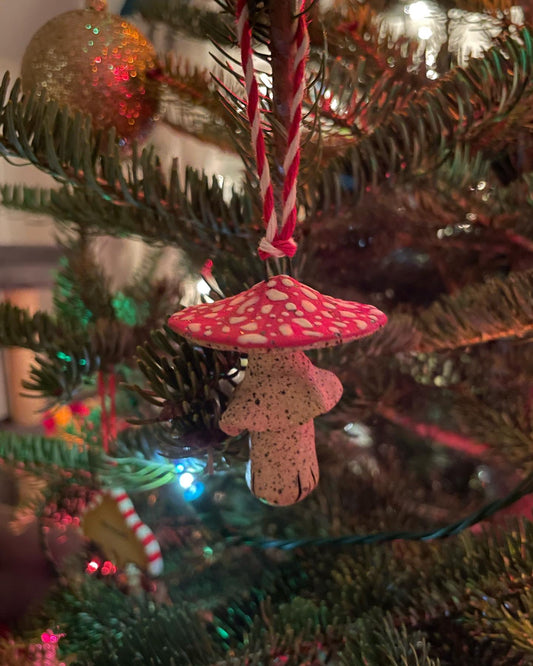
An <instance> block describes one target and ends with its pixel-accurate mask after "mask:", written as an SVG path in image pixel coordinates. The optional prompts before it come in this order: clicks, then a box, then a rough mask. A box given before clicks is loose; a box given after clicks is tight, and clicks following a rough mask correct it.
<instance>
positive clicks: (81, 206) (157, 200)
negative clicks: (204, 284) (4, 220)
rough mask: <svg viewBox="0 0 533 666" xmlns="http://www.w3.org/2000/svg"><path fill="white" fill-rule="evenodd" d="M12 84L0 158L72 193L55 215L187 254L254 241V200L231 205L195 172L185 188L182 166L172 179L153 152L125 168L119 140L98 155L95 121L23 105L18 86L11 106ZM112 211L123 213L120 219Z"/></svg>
mask: <svg viewBox="0 0 533 666" xmlns="http://www.w3.org/2000/svg"><path fill="white" fill-rule="evenodd" d="M8 83H9V77H8V75H6V76H4V80H3V84H2V86H1V87H0V155H2V156H3V157H4V158H6V159H9V158H10V157H21V158H23V159H26V160H29V161H30V162H31V163H32V164H35V165H36V166H37V167H39V168H40V169H41V170H43V171H45V172H46V173H49V174H50V175H51V176H53V177H54V178H55V179H56V180H58V181H59V182H61V183H63V184H65V185H67V186H71V187H64V188H63V189H62V190H60V191H59V192H53V193H52V195H51V198H52V202H51V203H52V207H51V212H52V214H58V215H60V216H62V217H63V219H67V220H71V221H75V222H77V223H78V224H79V225H80V227H82V228H84V229H86V230H87V231H91V230H94V229H98V230H99V231H111V232H112V233H114V234H124V233H127V234H129V235H139V236H141V237H143V238H146V239H148V241H151V242H164V241H167V242H171V243H175V244H177V245H184V246H186V249H192V248H193V247H194V246H195V245H196V246H198V245H203V247H204V248H205V249H204V252H206V251H207V252H210V251H213V250H214V249H215V248H216V247H217V245H218V246H224V247H225V248H228V247H229V246H230V245H233V246H234V247H235V246H238V245H239V243H241V244H242V241H243V240H246V239H247V238H248V236H249V234H250V230H251V229H253V223H252V220H253V217H252V208H251V205H250V202H249V200H248V198H247V197H240V196H238V195H237V194H236V193H234V194H233V196H232V197H231V199H230V200H229V201H226V197H225V194H224V190H223V186H222V185H221V184H220V183H219V182H218V180H217V179H216V178H213V179H212V180H211V182H210V180H209V179H208V178H207V177H206V176H205V175H204V174H202V173H199V172H197V171H195V170H193V169H188V170H187V172H186V175H185V179H184V182H183V184H182V182H181V179H180V178H179V176H178V169H177V163H174V164H173V165H172V167H171V169H170V173H169V174H168V176H165V175H164V174H163V173H162V171H161V168H160V164H159V161H158V159H157V158H156V157H155V156H154V155H153V153H152V152H151V151H150V150H144V151H143V152H142V153H141V154H138V153H137V151H136V149H135V148H134V150H133V155H132V162H131V166H130V167H129V168H128V167H127V166H123V165H122V164H121V155H120V153H119V149H118V146H116V145H114V136H113V133H111V134H110V136H109V137H108V138H107V142H106V145H110V146H114V149H111V150H110V152H109V153H108V154H105V155H103V154H99V152H98V150H97V145H98V143H97V137H93V136H92V135H91V133H90V130H89V124H88V123H89V121H88V119H86V118H83V117H81V116H80V115H76V116H75V117H74V118H71V117H69V116H68V114H67V113H66V111H65V110H58V107H57V104H55V103H53V102H47V101H45V100H44V99H41V98H36V97H29V98H21V94H20V83H19V82H16V83H15V84H14V86H13V88H12V90H11V93H10V97H9V99H8V100H7V101H6V95H7V92H8ZM13 203H14V202H13V199H12V200H11V204H12V205H13ZM98 204H99V205H98ZM113 208H119V209H122V210H120V211H114V212H113V213H114V214H113V213H112V209H113ZM95 209H96V211H97V213H98V214H97V213H96V212H95ZM102 213H104V214H105V215H104V217H103V218H101V219H100V220H99V219H98V216H99V215H101V214H102ZM113 218H114V219H113ZM117 218H118V219H117ZM113 223H114V224H113Z"/></svg>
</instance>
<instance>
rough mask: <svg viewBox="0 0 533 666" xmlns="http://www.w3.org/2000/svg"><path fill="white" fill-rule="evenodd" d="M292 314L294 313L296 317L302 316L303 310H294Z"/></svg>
mask: <svg viewBox="0 0 533 666" xmlns="http://www.w3.org/2000/svg"><path fill="white" fill-rule="evenodd" d="M294 314H295V315H296V316H297V317H302V316H303V312H302V311H301V310H296V312H295V313H294Z"/></svg>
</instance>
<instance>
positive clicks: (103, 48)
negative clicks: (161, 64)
mask: <svg viewBox="0 0 533 666" xmlns="http://www.w3.org/2000/svg"><path fill="white" fill-rule="evenodd" d="M105 6H106V3H105V2H104V1H103V0H89V2H88V3H87V9H78V10H74V11H70V12H65V13H64V14H59V15H58V16H55V17H54V18H52V19H51V20H50V21H48V23H46V24H45V25H44V26H42V27H41V28H40V29H39V30H38V31H37V32H36V33H35V35H34V36H33V37H32V39H31V41H30V43H29V45H28V47H27V49H26V52H25V53H24V57H23V60H22V86H23V89H24V91H26V92H30V91H32V90H37V91H38V92H42V91H44V92H46V95H47V97H48V98H49V99H52V100H55V101H56V102H58V103H59V104H62V105H66V106H68V107H69V108H70V110H71V111H73V112H75V111H80V112H81V113H84V114H90V115H91V116H92V121H93V127H94V128H95V129H98V130H107V129H110V128H111V127H115V128H116V130H117V134H118V136H119V138H120V140H121V143H123V144H124V143H127V142H130V141H131V140H132V139H134V138H138V139H140V138H142V137H143V136H145V135H146V134H147V133H148V130H149V129H150V127H151V125H152V122H153V120H154V116H155V114H156V113H157V108H158V103H159V94H160V86H159V83H158V82H157V81H156V79H155V77H154V74H155V72H156V71H157V67H158V64H157V56H156V52H155V50H154V47H153V46H152V44H151V43H150V42H149V41H148V39H147V38H146V37H144V35H142V33H140V32H139V30H138V29H137V28H136V27H135V26H134V25H132V24H131V23H128V22H127V21H125V20H124V19H123V18H121V17H120V16H116V15H114V14H109V13H108V12H107V11H103V10H104V9H105Z"/></svg>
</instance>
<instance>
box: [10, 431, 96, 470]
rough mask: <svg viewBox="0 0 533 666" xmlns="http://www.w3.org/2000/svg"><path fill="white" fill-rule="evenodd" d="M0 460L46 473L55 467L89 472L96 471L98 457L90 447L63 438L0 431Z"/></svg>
mask: <svg viewBox="0 0 533 666" xmlns="http://www.w3.org/2000/svg"><path fill="white" fill-rule="evenodd" d="M0 459H1V460H2V461H3V462H5V463H9V464H15V465H16V464H20V463H22V464H23V465H24V466H25V467H29V468H41V469H44V470H47V471H50V468H52V469H56V470H57V469H61V470H85V471H87V472H90V471H93V470H94V469H95V467H96V465H97V460H98V456H97V455H95V454H94V453H93V452H90V451H89V448H88V447H87V446H78V445H75V444H74V445H73V444H69V443H67V442H65V441H64V440H61V439H50V438H47V437H41V436H38V435H18V434H15V433H11V432H0Z"/></svg>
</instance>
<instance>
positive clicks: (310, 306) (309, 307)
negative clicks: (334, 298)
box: [302, 300, 316, 312]
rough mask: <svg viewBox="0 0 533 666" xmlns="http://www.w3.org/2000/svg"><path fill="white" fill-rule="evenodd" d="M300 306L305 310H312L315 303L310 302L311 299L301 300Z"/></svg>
mask: <svg viewBox="0 0 533 666" xmlns="http://www.w3.org/2000/svg"><path fill="white" fill-rule="evenodd" d="M302 308H303V309H304V310H306V311H307V312H314V311H315V310H316V305H314V304H313V303H311V301H306V300H303V301H302Z"/></svg>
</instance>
